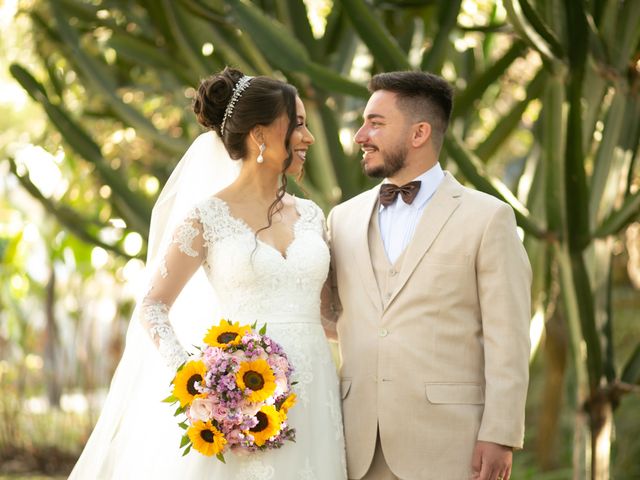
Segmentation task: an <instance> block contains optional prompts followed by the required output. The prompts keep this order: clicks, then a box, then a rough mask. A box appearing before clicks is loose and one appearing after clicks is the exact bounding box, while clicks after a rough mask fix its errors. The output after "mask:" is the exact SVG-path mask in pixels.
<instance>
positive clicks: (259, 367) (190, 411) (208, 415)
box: [163, 320, 296, 462]
mask: <svg viewBox="0 0 640 480" xmlns="http://www.w3.org/2000/svg"><path fill="white" fill-rule="evenodd" d="M204 343H205V344H206V346H205V347H204V348H201V349H199V350H200V354H198V355H196V356H194V357H192V358H190V359H189V360H188V361H187V362H185V363H184V364H183V365H182V366H181V367H180V368H179V369H178V371H177V373H176V376H175V378H174V379H173V381H172V385H173V393H172V395H170V396H169V397H167V398H166V399H164V400H163V401H164V402H167V403H176V402H180V406H179V407H178V408H177V410H176V412H175V415H176V416H179V415H180V416H182V415H186V419H185V420H184V421H182V422H180V423H179V425H180V427H181V428H183V429H184V430H186V433H185V434H184V436H183V437H182V442H181V445H180V448H185V451H184V453H183V455H186V454H187V453H189V451H190V450H191V448H192V447H193V448H194V449H195V450H197V451H198V452H200V453H201V454H203V455H207V456H211V455H216V456H217V458H218V459H219V460H221V461H222V462H224V453H226V452H227V451H236V452H245V453H246V452H253V451H257V450H266V449H270V448H280V447H281V446H282V445H283V444H284V441H285V440H292V441H293V440H295V429H293V428H291V427H289V425H288V424H287V413H288V411H289V409H290V408H291V407H292V406H293V405H294V404H295V401H296V395H295V393H293V392H292V389H291V387H292V385H293V384H294V383H295V382H291V374H292V372H293V367H292V365H291V364H290V363H289V360H288V359H287V355H286V354H285V352H284V350H283V349H282V347H281V346H280V345H279V344H278V343H276V342H275V341H273V340H272V339H271V338H269V337H268V336H267V335H266V325H264V326H263V327H262V328H261V329H260V331H256V325H255V324H254V325H252V326H248V325H245V326H241V325H239V324H238V323H237V322H236V323H231V322H229V321H227V320H221V321H220V323H219V325H217V326H214V327H212V328H211V329H210V330H209V331H208V332H207V334H206V335H205V337H204Z"/></svg>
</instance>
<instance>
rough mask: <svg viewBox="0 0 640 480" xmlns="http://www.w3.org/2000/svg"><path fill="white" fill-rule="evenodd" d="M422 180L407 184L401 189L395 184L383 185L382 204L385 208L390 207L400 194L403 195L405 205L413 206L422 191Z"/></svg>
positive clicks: (381, 187)
mask: <svg viewBox="0 0 640 480" xmlns="http://www.w3.org/2000/svg"><path fill="white" fill-rule="evenodd" d="M421 183H422V182H420V180H414V181H413V182H409V183H406V184H404V185H402V186H401V187H399V186H397V185H394V184H393V183H383V184H382V185H380V203H381V204H382V206H383V207H388V206H389V205H391V204H392V203H393V202H395V200H396V197H397V196H398V194H400V195H402V200H403V201H404V203H407V204H409V205H411V204H412V203H413V201H414V200H415V198H416V195H418V192H419V191H420V184H421Z"/></svg>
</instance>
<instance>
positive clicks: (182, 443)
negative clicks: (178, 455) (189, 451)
mask: <svg viewBox="0 0 640 480" xmlns="http://www.w3.org/2000/svg"><path fill="white" fill-rule="evenodd" d="M190 441H191V440H190V439H189V435H187V434H184V435H183V436H182V439H181V440H180V448H182V447H184V446H185V445H187V444H188V443H189V442H190Z"/></svg>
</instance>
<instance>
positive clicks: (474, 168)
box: [444, 132, 545, 238]
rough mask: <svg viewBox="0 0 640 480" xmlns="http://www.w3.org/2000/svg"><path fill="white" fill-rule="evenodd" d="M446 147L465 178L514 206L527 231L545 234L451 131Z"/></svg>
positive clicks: (538, 234) (504, 187)
mask: <svg viewBox="0 0 640 480" xmlns="http://www.w3.org/2000/svg"><path fill="white" fill-rule="evenodd" d="M444 148H445V151H446V153H447V154H448V155H449V156H451V158H452V159H453V160H454V161H455V162H456V165H457V166H458V168H459V169H460V171H461V172H462V173H463V175H464V176H465V178H466V179H467V180H469V182H471V183H472V184H473V186H474V187H476V188H477V189H478V190H480V191H482V192H485V193H488V194H490V195H493V196H494V197H496V198H499V199H500V200H502V201H503V202H506V203H508V204H510V205H511V206H512V207H513V210H514V213H515V215H516V220H517V221H518V225H520V226H521V227H522V228H523V229H524V230H525V231H527V232H528V233H531V234H532V235H534V236H535V237H538V238H543V237H544V236H545V231H544V229H543V228H542V227H541V226H540V225H538V224H537V222H536V221H535V220H533V219H532V218H530V215H529V211H528V210H527V208H526V207H525V206H524V205H522V203H521V202H520V201H519V200H518V199H517V198H516V197H515V195H513V193H512V192H511V191H510V190H509V189H508V188H507V186H506V185H505V184H504V183H502V182H501V181H500V180H498V179H496V178H493V177H491V176H489V175H488V174H487V173H486V172H485V171H484V166H483V165H482V162H480V160H479V159H478V158H476V157H475V156H474V155H473V154H472V153H471V152H469V151H468V150H466V149H465V148H464V147H463V146H462V143H461V142H460V141H459V140H458V139H457V138H456V137H455V136H454V135H453V134H452V133H451V132H449V133H447V135H446V136H445V140H444Z"/></svg>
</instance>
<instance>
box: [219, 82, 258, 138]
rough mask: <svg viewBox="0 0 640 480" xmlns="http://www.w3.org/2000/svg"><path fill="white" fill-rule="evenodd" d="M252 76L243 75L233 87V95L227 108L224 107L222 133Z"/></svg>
mask: <svg viewBox="0 0 640 480" xmlns="http://www.w3.org/2000/svg"><path fill="white" fill-rule="evenodd" d="M252 78H253V77H250V76H248V75H243V76H242V77H241V78H240V80H238V83H236V86H235V87H233V95H231V100H229V104H228V105H227V108H225V109H224V117H222V126H221V127H220V133H221V134H222V135H224V125H225V124H226V123H227V119H228V118H230V117H231V115H232V114H233V109H234V108H236V103H237V101H238V100H240V97H241V96H242V92H244V91H245V90H246V89H247V87H248V86H249V82H251V79H252Z"/></svg>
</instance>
